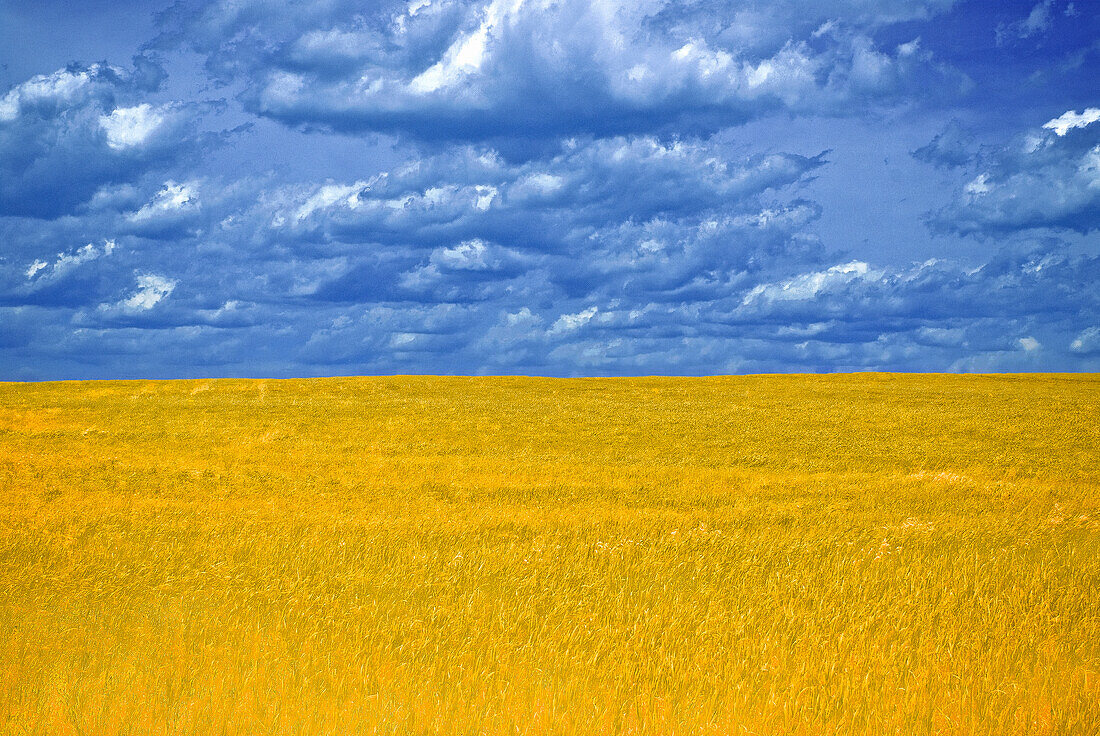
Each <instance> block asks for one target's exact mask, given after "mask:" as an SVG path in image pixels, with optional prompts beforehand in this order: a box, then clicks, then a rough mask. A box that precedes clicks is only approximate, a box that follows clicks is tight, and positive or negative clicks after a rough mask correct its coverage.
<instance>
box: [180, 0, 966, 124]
mask: <svg viewBox="0 0 1100 736" xmlns="http://www.w3.org/2000/svg"><path fill="white" fill-rule="evenodd" d="M952 4H953V3H952V2H951V0H908V1H906V0H897V1H895V2H888V3H876V4H873V5H872V4H869V3H866V2H859V1H856V0H833V1H832V2H824V3H822V2H807V1H806V0H783V1H781V2H775V3H768V4H767V5H765V6H763V7H756V6H752V7H745V6H744V5H743V4H740V3H712V2H703V3H698V2H681V1H679V0H647V1H646V2H623V1H620V0H601V2H589V1H588V0H567V1H566V2H551V1H550V0H435V1H433V2H430V3H426V4H422V3H382V4H380V5H378V6H377V7H376V8H375V9H373V10H372V11H369V12H364V11H363V8H362V7H361V6H360V5H359V4H355V3H349V2H342V1H334V2H331V3H325V4H323V5H312V6H287V5H285V4H283V3H279V2H274V0H247V1H246V2H238V1H236V0H234V2H228V0H216V1H214V2H209V3H206V4H204V5H202V6H200V7H198V8H177V10H176V11H175V12H174V13H170V14H168V15H167V16H166V17H167V18H168V21H167V23H166V25H167V30H166V33H165V35H164V36H163V37H162V40H161V44H162V45H170V44H172V43H179V44H184V45H188V46H191V47H192V48H194V49H195V50H197V51H199V52H200V53H202V54H204V55H206V57H207V59H208V68H209V69H210V70H211V71H212V72H213V73H215V74H217V75H219V76H221V77H222V78H223V79H225V80H226V81H229V80H243V81H244V82H245V84H246V92H245V96H244V99H245V100H246V101H247V104H248V106H249V108H250V109H251V110H253V111H254V112H256V113H258V114H261V115H265V116H269V117H272V118H275V119H278V120H281V121H283V122H286V123H289V124H308V125H321V126H325V127H328V128H332V129H336V130H344V131H396V132H400V134H402V135H413V136H417V137H419V138H422V139H432V140H479V139H485V138H493V137H509V136H511V137H519V138H532V137H535V138H539V137H546V136H550V137H552V136H555V135H570V134H583V133H588V134H600V135H607V134H614V133H624V132H643V131H655V130H659V129H667V128H669V127H670V126H674V127H675V128H676V129H678V130H696V131H703V130H713V129H714V128H715V127H721V126H722V125H728V124H731V123H736V122H740V121H744V120H747V119H750V118H753V117H757V116H759V115H761V114H767V113H768V112H771V111H775V110H790V111H795V112H820V111H828V112H831V113H842V112H844V111H845V110H846V109H847V107H846V106H847V105H849V104H850V103H851V102H852V101H853V100H864V101H868V100H875V99H878V100H883V101H891V100H896V99H898V98H899V96H902V95H905V94H908V93H909V92H915V91H917V90H920V91H921V94H922V95H927V89H924V88H922V83H925V82H928V81H929V80H931V79H936V80H938V81H943V80H945V79H950V80H951V81H950V83H949V84H947V85H946V86H947V87H951V86H953V85H954V86H957V83H959V82H961V81H962V80H961V78H960V77H958V75H953V73H952V72H950V70H947V69H946V68H945V67H942V66H940V65H938V64H937V63H936V62H935V61H934V59H932V57H931V56H930V55H929V54H928V53H927V52H926V51H924V50H922V49H921V47H920V44H919V41H916V40H915V39H914V40H912V42H907V43H903V44H900V45H897V46H896V47H893V48H881V47H879V45H878V44H876V43H875V42H874V40H873V35H874V32H875V31H876V30H877V29H879V28H881V27H883V26H885V25H889V24H892V23H896V22H899V21H904V20H912V19H915V18H928V17H930V16H931V15H934V14H936V13H939V12H942V11H944V10H946V9H948V8H949V7H950V6H951V5H952ZM924 87H927V85H926V84H925V85H924Z"/></svg>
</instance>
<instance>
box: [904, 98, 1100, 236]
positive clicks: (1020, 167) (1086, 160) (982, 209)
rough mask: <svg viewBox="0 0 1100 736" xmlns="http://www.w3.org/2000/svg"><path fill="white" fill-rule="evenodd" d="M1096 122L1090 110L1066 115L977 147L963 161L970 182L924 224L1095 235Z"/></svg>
mask: <svg viewBox="0 0 1100 736" xmlns="http://www.w3.org/2000/svg"><path fill="white" fill-rule="evenodd" d="M1097 121H1100V110H1097V109H1095V108H1088V109H1086V110H1084V111H1083V112H1076V111H1074V110H1069V111H1067V112H1065V113H1063V114H1062V115H1060V116H1058V117H1056V118H1054V119H1052V120H1050V121H1048V122H1047V123H1045V124H1044V125H1043V126H1042V127H1041V128H1038V129H1036V130H1034V131H1031V132H1029V133H1027V134H1026V135H1022V136H1019V137H1018V138H1016V139H1014V140H1012V141H1010V142H1008V143H1005V144H1002V145H997V146H986V147H984V148H983V149H982V150H981V152H980V153H979V154H975V155H973V156H972V157H971V158H970V159H969V160H967V161H965V164H967V165H970V166H972V167H973V168H974V169H976V170H977V172H978V173H977V174H976V176H974V177H973V178H972V179H971V180H970V181H969V182H967V183H966V184H965V185H964V186H963V187H962V190H961V191H960V192H958V194H957V196H956V198H955V200H954V201H953V202H952V203H951V204H950V205H948V206H947V207H945V208H943V209H941V210H940V211H938V212H936V213H934V214H933V215H932V217H931V218H930V222H931V224H932V225H933V226H934V227H935V228H937V229H939V230H941V231H953V232H957V233H962V234H969V233H977V234H986V235H995V234H1003V233H1008V232H1017V231H1027V230H1035V229H1039V228H1054V229H1064V230H1072V231H1077V232H1080V233H1089V232H1091V231H1094V230H1096V229H1097V228H1098V227H1100V124H1098V122H1097ZM937 140H939V139H937ZM930 145H932V146H933V147H935V146H936V145H937V143H936V141H933V144H930ZM921 150H922V151H923V150H925V149H921ZM918 153H920V152H919V151H918ZM929 156H932V157H933V158H934V157H935V156H934V154H931V153H930V154H929ZM938 160H943V159H942V158H940V159H938ZM955 163H957V164H959V165H962V164H963V163H964V162H962V161H957V162H955Z"/></svg>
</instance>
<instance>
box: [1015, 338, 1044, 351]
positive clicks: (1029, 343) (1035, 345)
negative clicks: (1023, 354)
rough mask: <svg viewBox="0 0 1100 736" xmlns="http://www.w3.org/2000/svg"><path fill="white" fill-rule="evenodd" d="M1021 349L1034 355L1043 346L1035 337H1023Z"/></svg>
mask: <svg viewBox="0 0 1100 736" xmlns="http://www.w3.org/2000/svg"><path fill="white" fill-rule="evenodd" d="M1020 347H1022V348H1023V349H1024V350H1025V351H1027V352H1029V353H1033V352H1035V351H1036V350H1038V349H1039V348H1041V347H1042V344H1041V343H1040V342H1039V341H1038V340H1036V339H1035V338H1034V337H1021V338H1020Z"/></svg>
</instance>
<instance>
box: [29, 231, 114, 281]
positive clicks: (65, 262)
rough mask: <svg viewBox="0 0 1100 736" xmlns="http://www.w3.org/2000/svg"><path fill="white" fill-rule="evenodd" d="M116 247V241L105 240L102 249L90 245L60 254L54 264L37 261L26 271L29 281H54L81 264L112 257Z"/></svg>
mask: <svg viewBox="0 0 1100 736" xmlns="http://www.w3.org/2000/svg"><path fill="white" fill-rule="evenodd" d="M116 247H117V244H116V243H115V241H113V240H104V241H103V246H102V247H100V248H97V247H96V246H95V245H93V244H91V243H88V244H87V245H85V246H83V247H81V248H77V249H76V250H74V251H72V252H71V253H58V254H57V260H55V261H54V262H53V263H52V264H51V263H48V262H47V261H43V260H40V259H35V261H34V263H32V264H30V266H28V267H27V270H26V271H25V273H26V276H27V280H29V281H38V282H42V281H52V280H54V279H57V278H60V277H62V276H64V275H65V274H67V273H69V272H71V271H72V270H74V269H75V268H77V267H78V266H80V265H81V264H84V263H88V262H89V261H94V260H96V259H97V258H103V257H105V256H109V255H111V253H112V252H113V251H114V250H115V248H116Z"/></svg>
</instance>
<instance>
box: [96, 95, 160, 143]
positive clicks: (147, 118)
mask: <svg viewBox="0 0 1100 736" xmlns="http://www.w3.org/2000/svg"><path fill="white" fill-rule="evenodd" d="M165 119H166V116H165V112H164V110H163V109H160V108H154V107H153V106H152V105H150V104H149V103H147V102H143V103H141V104H140V105H137V106H136V107H119V108H116V109H115V110H113V111H112V112H111V114H110V115H102V116H100V118H99V124H100V126H101V127H102V128H103V132H104V133H106V134H107V145H108V146H110V147H111V148H113V149H114V150H116V151H121V150H125V149H127V148H134V147H136V146H140V145H143V144H144V143H145V142H146V141H147V140H149V138H150V137H151V136H152V135H153V133H155V132H156V131H157V129H158V128H159V127H160V126H161V124H162V123H164V121H165Z"/></svg>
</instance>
